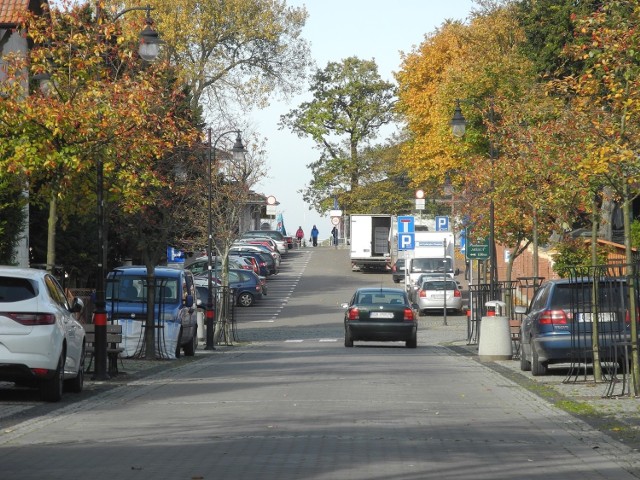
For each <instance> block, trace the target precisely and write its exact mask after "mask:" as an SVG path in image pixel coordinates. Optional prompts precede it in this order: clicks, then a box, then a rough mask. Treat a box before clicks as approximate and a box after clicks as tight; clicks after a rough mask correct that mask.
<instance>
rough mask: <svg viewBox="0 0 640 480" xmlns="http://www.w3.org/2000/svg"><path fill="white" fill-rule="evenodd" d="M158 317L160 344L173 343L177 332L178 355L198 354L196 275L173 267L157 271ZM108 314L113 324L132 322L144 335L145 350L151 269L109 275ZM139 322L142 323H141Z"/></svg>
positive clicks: (128, 269) (129, 269)
mask: <svg viewBox="0 0 640 480" xmlns="http://www.w3.org/2000/svg"><path fill="white" fill-rule="evenodd" d="M155 284H156V292H155V303H154V310H155V311H154V318H155V322H156V324H157V325H158V326H159V327H160V326H161V327H162V329H160V328H159V329H158V332H157V333H160V332H162V335H160V334H158V335H156V337H155V338H156V343H157V344H158V345H160V346H161V347H162V341H163V340H164V341H165V342H166V341H168V340H170V337H171V333H170V332H174V331H175V332H177V343H176V344H175V345H176V348H175V356H176V357H180V350H183V351H184V354H185V355H186V356H193V355H195V350H196V348H197V346H198V332H197V330H198V322H197V315H198V314H197V310H196V301H195V299H196V291H195V285H194V282H193V274H192V273H191V272H190V271H189V270H183V269H178V268H171V267H156V268H155ZM106 300H107V315H108V317H109V319H110V320H111V321H113V322H116V323H117V322H118V321H121V322H122V323H124V322H129V323H131V320H133V321H134V322H133V323H135V326H136V327H139V328H137V329H136V331H138V332H140V334H139V341H138V345H137V346H136V349H139V348H141V346H142V340H143V339H144V334H143V332H144V328H143V325H144V322H145V320H146V318H147V269H146V267H144V266H128V267H118V268H115V269H114V270H112V271H111V272H109V274H108V275H107V288H106ZM138 321H139V322H140V324H138Z"/></svg>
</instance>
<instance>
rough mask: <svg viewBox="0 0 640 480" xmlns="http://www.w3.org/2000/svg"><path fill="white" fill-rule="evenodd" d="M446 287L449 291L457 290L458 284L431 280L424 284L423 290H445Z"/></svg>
mask: <svg viewBox="0 0 640 480" xmlns="http://www.w3.org/2000/svg"><path fill="white" fill-rule="evenodd" d="M445 285H446V289H447V290H455V289H456V282H445V281H444V280H442V281H439V280H430V281H428V282H424V283H423V284H422V289H423V290H444V289H445Z"/></svg>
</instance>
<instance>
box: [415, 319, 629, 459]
mask: <svg viewBox="0 0 640 480" xmlns="http://www.w3.org/2000/svg"><path fill="white" fill-rule="evenodd" d="M423 318H424V317H423ZM423 323H424V320H422V321H421V328H422V330H423V331H422V333H423V335H424V337H425V340H426V341H427V342H426V343H427V344H434V345H435V344H438V345H444V346H447V347H448V348H450V349H451V350H452V351H454V352H456V353H457V354H460V355H465V356H468V357H471V358H473V359H474V360H476V361H478V362H480V363H482V364H483V365H485V366H486V367H488V368H491V369H493V370H494V371H496V372H498V373H500V374H501V375H503V376H504V377H506V378H508V379H509V380H511V381H513V382H515V383H516V384H518V385H519V386H520V387H522V388H525V389H527V390H529V391H531V392H533V393H535V394H537V395H539V396H540V397H542V398H544V399H545V400H547V401H548V402H550V403H552V404H553V405H555V406H556V407H558V408H560V409H562V410H565V411H566V412H568V413H571V414H572V415H574V416H576V417H578V418H579V419H581V420H583V421H584V422H585V423H587V424H589V425H590V426H591V427H593V428H595V429H596V430H598V431H601V432H603V433H605V434H607V435H609V436H610V437H612V438H614V439H616V440H618V441H620V442H622V443H625V444H627V445H629V446H632V447H633V448H635V449H637V450H640V399H639V398H636V397H633V396H629V395H621V394H620V393H621V390H622V383H616V384H615V385H614V386H615V390H614V392H613V393H614V395H610V396H608V397H607V396H606V395H607V392H608V390H609V389H610V382H609V381H606V382H601V383H595V381H594V380H593V376H592V375H591V369H590V368H587V369H586V371H585V369H584V368H582V369H580V371H576V370H577V369H575V368H574V370H573V371H572V370H571V368H570V365H568V364H566V365H558V366H552V367H551V368H550V369H549V374H548V375H545V376H540V377H534V376H533V375H531V372H523V371H521V370H520V359H519V358H514V359H513V360H499V361H491V362H481V361H480V358H479V357H478V345H477V344H475V345H469V344H468V343H467V322H466V319H463V318H462V317H452V318H448V319H447V323H448V325H447V326H444V325H443V321H442V317H429V318H428V323H427V325H426V328H425V326H423ZM425 330H426V332H425ZM422 344H424V343H422ZM419 345H420V343H419Z"/></svg>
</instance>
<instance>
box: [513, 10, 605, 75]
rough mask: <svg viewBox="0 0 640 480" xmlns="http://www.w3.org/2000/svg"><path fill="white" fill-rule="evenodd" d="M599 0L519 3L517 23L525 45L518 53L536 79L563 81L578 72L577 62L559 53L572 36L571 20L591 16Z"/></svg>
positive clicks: (580, 66) (579, 66)
mask: <svg viewBox="0 0 640 480" xmlns="http://www.w3.org/2000/svg"><path fill="white" fill-rule="evenodd" d="M601 3H602V2H601V1H599V0H580V1H576V0H519V1H518V2H516V9H517V12H518V19H519V22H520V25H521V26H522V27H523V29H524V32H525V36H526V39H527V40H526V42H525V43H523V44H522V45H521V49H522V52H523V53H524V54H525V55H527V57H529V58H530V59H531V60H532V61H533V63H534V65H535V68H536V70H537V72H538V73H539V74H540V75H543V76H547V75H552V76H557V77H563V76H566V75H571V74H576V73H579V72H580V71H582V69H583V64H582V62H581V61H568V60H567V58H566V57H565V56H564V55H563V49H564V47H565V45H566V44H567V43H570V42H571V40H572V38H573V34H574V24H573V22H572V18H573V17H574V16H575V15H578V16H583V15H586V14H589V13H592V12H594V11H595V10H596V9H597V8H598V6H599V5H600V4H601Z"/></svg>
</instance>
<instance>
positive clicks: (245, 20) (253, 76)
mask: <svg viewBox="0 0 640 480" xmlns="http://www.w3.org/2000/svg"><path fill="white" fill-rule="evenodd" d="M115 3H116V4H119V3H118V2H115ZM151 4H152V5H153V6H154V7H155V10H154V19H155V20H156V22H157V28H158V30H159V31H161V32H162V38H163V41H164V42H165V50H166V52H167V55H168V58H169V60H170V62H171V63H172V64H173V65H177V66H179V68H180V70H181V77H180V78H181V80H182V81H184V82H185V83H186V84H187V85H188V86H189V88H190V90H191V92H192V93H193V98H192V104H191V106H192V109H193V110H196V109H197V108H205V110H206V111H207V114H208V115H209V116H213V115H215V114H218V115H221V121H220V123H221V124H226V123H227V122H228V120H227V119H228V117H229V114H230V113H231V114H232V113H233V110H234V109H235V108H237V107H250V106H253V105H258V106H262V105H265V104H266V102H267V98H268V96H269V94H271V93H272V92H274V91H279V92H280V93H282V94H284V95H288V94H290V93H293V92H297V91H299V88H300V85H302V84H303V80H304V78H305V75H306V72H307V69H308V67H309V65H310V61H309V46H308V44H307V42H306V41H305V40H304V39H303V38H302V36H301V33H302V28H303V27H304V25H305V22H306V19H307V12H306V10H305V9H304V8H293V7H287V5H286V2H285V1H283V0H275V1H271V0H227V1H219V0H214V1H202V0H172V1H170V2H167V1H165V0H154V1H152V2H151Z"/></svg>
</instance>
